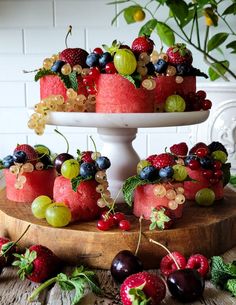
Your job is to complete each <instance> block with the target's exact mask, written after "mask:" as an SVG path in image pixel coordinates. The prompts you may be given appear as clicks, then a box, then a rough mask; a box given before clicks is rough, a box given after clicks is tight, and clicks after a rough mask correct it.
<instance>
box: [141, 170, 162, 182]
mask: <svg viewBox="0 0 236 305" xmlns="http://www.w3.org/2000/svg"><path fill="white" fill-rule="evenodd" d="M139 177H140V178H141V179H142V180H149V181H154V180H155V179H157V178H158V170H157V169H156V168H155V167H154V166H146V167H144V168H143V169H142V170H141V172H140V174H139Z"/></svg>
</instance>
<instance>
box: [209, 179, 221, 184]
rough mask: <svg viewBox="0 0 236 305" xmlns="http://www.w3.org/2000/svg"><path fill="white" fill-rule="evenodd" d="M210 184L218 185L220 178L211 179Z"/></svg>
mask: <svg viewBox="0 0 236 305" xmlns="http://www.w3.org/2000/svg"><path fill="white" fill-rule="evenodd" d="M209 181H210V183H211V184H212V185H213V184H216V183H218V182H219V179H218V178H211V179H209Z"/></svg>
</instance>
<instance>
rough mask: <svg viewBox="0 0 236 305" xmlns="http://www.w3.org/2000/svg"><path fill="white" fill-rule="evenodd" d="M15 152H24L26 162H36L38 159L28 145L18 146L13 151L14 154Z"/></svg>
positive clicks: (34, 151)
mask: <svg viewBox="0 0 236 305" xmlns="http://www.w3.org/2000/svg"><path fill="white" fill-rule="evenodd" d="M16 151H24V152H25V153H26V156H27V159H28V160H36V159H37V157H38V154H37V152H36V150H35V149H34V148H33V147H32V146H30V145H29V144H18V145H17V146H16V148H15V150H14V153H15V152H16Z"/></svg>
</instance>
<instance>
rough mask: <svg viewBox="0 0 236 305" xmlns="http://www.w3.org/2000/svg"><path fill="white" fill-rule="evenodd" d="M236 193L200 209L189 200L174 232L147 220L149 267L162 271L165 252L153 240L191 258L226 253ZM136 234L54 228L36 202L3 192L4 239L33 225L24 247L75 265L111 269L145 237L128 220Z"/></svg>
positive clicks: (234, 229) (235, 231)
mask: <svg viewBox="0 0 236 305" xmlns="http://www.w3.org/2000/svg"><path fill="white" fill-rule="evenodd" d="M235 200H236V192H234V191H232V190H230V189H229V188H227V189H226V190H225V198H224V200H222V201H219V202H217V203H216V204H215V205H213V206H211V207H200V206H198V205H196V204H195V203H193V202H188V203H187V205H186V208H185V210H184V214H183V217H182V218H181V219H179V220H178V221H177V222H176V224H175V226H174V227H173V229H170V230H164V231H157V230H154V231H149V229H148V227H149V222H148V221H143V222H142V239H141V245H140V248H139V252H138V256H139V257H140V259H141V260H142V261H143V263H144V267H145V268H146V269H149V268H158V267H159V262H160V260H161V258H162V257H163V256H164V255H166V253H165V251H164V250H163V249H162V248H160V247H158V246H156V245H153V244H152V243H150V242H149V238H152V239H154V240H156V241H158V242H160V243H162V244H163V245H165V246H167V247H168V249H169V250H170V251H179V252H181V253H183V254H184V255H185V256H190V255H191V254H193V253H202V254H203V255H206V256H207V257H208V258H210V257H211V256H213V255H220V254H222V253H224V252H225V251H227V250H229V249H231V248H232V247H233V246H235V245H236V209H235ZM127 217H129V219H130V222H131V230H130V231H127V232H123V231H121V230H119V229H118V228H114V229H111V230H110V231H99V230H98V229H97V228H96V221H91V222H84V223H78V224H71V225H69V226H67V227H65V228H53V227H51V226H49V225H48V224H47V223H46V221H45V220H39V219H36V218H34V216H33V215H32V213H31V205H30V203H17V202H11V201H9V200H7V199H6V195H5V190H2V191H0V236H8V237H9V238H10V239H11V240H16V239H17V238H18V237H19V236H20V235H21V233H22V232H23V231H24V230H25V229H26V227H27V226H28V225H29V224H30V225H31V226H30V228H29V230H28V231H27V233H26V235H25V236H24V237H23V239H22V240H21V241H20V243H19V244H20V246H22V247H28V246H30V245H32V244H42V245H44V246H47V247H48V248H50V249H51V250H53V251H54V252H55V253H56V254H57V255H58V256H59V257H60V258H61V259H62V260H64V261H66V262H67V263H71V264H77V265H78V264H88V265H90V266H92V267H95V268H100V269H109V268H110V265H111V262H112V259H113V258H114V256H115V255H116V254H117V253H118V252H119V251H121V250H125V249H127V250H130V251H132V252H133V253H134V252H135V249H136V246H137V242H138V238H139V221H138V219H137V218H135V217H134V216H127Z"/></svg>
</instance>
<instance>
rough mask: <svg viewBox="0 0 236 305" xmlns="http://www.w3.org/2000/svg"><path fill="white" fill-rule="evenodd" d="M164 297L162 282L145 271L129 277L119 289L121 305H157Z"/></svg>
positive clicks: (163, 284) (164, 290)
mask: <svg viewBox="0 0 236 305" xmlns="http://www.w3.org/2000/svg"><path fill="white" fill-rule="evenodd" d="M165 295H166V286H165V283H164V281H163V280H162V279H161V278H160V277H159V276H157V275H154V274H151V273H149V272H145V271H144V272H139V273H135V274H132V275H130V276H129V277H127V278H126V279H125V281H124V282H123V284H122V285H121V287H120V296H121V301H122V303H123V305H132V304H137V305H140V304H150V305H158V304H160V302H161V301H162V300H163V299H164V298H165Z"/></svg>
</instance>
